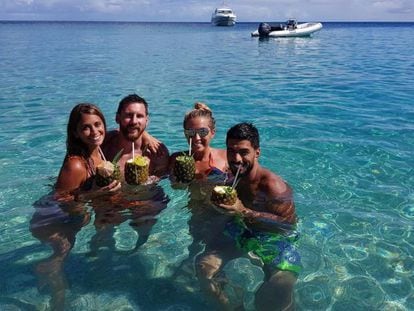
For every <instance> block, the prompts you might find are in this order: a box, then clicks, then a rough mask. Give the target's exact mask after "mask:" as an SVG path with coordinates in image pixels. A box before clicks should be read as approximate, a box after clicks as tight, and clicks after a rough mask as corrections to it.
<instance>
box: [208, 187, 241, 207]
mask: <svg viewBox="0 0 414 311" xmlns="http://www.w3.org/2000/svg"><path fill="white" fill-rule="evenodd" d="M210 199H211V202H213V203H214V204H225V205H233V204H235V203H236V200H237V191H236V189H233V187H230V186H215V187H214V189H213V191H212V193H211V198H210Z"/></svg>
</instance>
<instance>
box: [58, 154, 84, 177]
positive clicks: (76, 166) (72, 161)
mask: <svg viewBox="0 0 414 311" xmlns="http://www.w3.org/2000/svg"><path fill="white" fill-rule="evenodd" d="M63 169H65V170H69V171H73V172H75V173H76V172H77V173H81V172H84V171H86V163H85V160H84V159H83V158H82V157H79V156H70V157H68V158H67V159H66V161H65V163H64V164H63Z"/></svg>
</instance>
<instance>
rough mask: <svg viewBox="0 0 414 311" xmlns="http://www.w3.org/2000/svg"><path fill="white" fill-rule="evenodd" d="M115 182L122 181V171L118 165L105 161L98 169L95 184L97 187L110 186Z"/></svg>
mask: <svg viewBox="0 0 414 311" xmlns="http://www.w3.org/2000/svg"><path fill="white" fill-rule="evenodd" d="M114 180H121V170H120V169H119V165H118V164H117V163H115V164H114V163H113V162H110V161H103V162H102V163H101V164H100V165H98V166H97V167H96V176H95V182H96V185H97V186H99V187H105V186H108V185H109V184H110V183H111V182H113V181H114Z"/></svg>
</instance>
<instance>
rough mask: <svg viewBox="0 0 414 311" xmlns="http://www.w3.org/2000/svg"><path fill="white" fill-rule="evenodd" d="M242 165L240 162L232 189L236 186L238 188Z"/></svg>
mask: <svg viewBox="0 0 414 311" xmlns="http://www.w3.org/2000/svg"><path fill="white" fill-rule="evenodd" d="M241 167H242V165H241V164H240V165H239V167H238V168H237V172H236V176H235V177H234V180H233V184H232V185H231V190H234V188H236V186H237V177H239V173H240V170H241Z"/></svg>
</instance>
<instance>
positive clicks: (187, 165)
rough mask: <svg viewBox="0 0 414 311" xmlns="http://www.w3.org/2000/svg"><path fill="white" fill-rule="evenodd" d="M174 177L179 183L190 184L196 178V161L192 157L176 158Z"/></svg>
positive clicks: (184, 155)
mask: <svg viewBox="0 0 414 311" xmlns="http://www.w3.org/2000/svg"><path fill="white" fill-rule="evenodd" d="M173 173H174V176H175V178H176V180H177V181H178V182H184V183H188V182H190V181H192V180H193V179H194V177H195V161H194V158H193V157H192V156H190V155H186V154H183V155H179V156H177V157H176V158H175V163H174V170H173Z"/></svg>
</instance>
